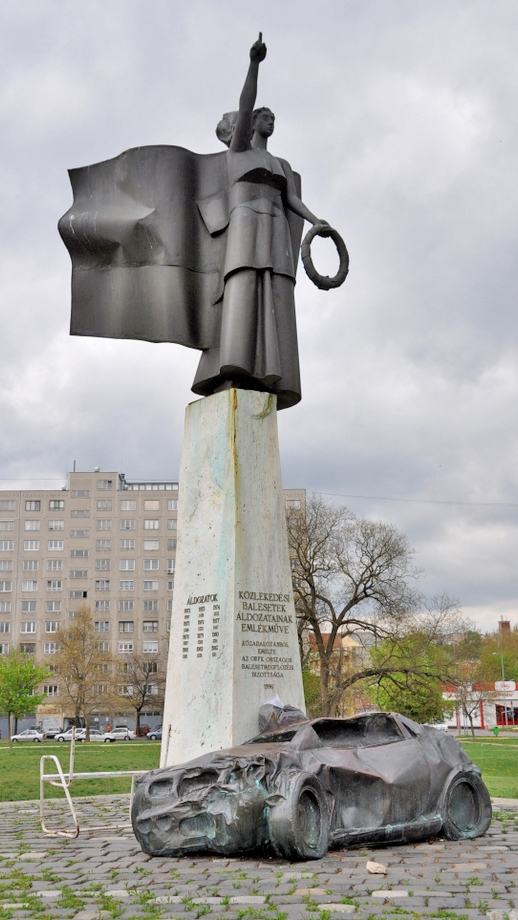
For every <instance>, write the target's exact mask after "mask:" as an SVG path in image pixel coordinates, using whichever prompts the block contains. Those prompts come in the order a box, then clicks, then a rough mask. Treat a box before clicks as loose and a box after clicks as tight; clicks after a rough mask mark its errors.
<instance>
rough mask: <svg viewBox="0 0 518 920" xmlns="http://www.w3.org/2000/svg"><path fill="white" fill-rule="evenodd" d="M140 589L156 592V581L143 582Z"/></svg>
mask: <svg viewBox="0 0 518 920" xmlns="http://www.w3.org/2000/svg"><path fill="white" fill-rule="evenodd" d="M142 587H143V589H144V591H158V581H144V582H143V584H142Z"/></svg>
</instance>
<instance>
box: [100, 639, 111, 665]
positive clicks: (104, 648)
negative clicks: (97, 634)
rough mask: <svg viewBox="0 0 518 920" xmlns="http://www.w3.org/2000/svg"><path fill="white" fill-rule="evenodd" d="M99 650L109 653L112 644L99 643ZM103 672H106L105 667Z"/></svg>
mask: <svg viewBox="0 0 518 920" xmlns="http://www.w3.org/2000/svg"><path fill="white" fill-rule="evenodd" d="M97 649H98V651H99V652H109V651H110V643H109V642H98V643H97ZM103 670H104V666H103Z"/></svg>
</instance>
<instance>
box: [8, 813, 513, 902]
mask: <svg viewBox="0 0 518 920" xmlns="http://www.w3.org/2000/svg"><path fill="white" fill-rule="evenodd" d="M76 801H77V802H78V810H79V811H80V815H81V834H80V836H79V837H78V838H77V839H76V840H69V841H67V840H64V839H63V838H51V837H44V836H43V834H42V832H41V829H40V825H39V815H38V806H37V803H35V802H20V803H3V804H1V803H0V920H8V918H11V917H12V918H25V917H30V918H36V920H52V918H62V917H63V918H67V917H70V918H72V917H73V918H75V920H110V918H117V917H121V918H122V920H131V918H135V920H137V918H138V920H172V918H179V920H180V918H182V920H189V918H192V920H196V918H198V917H203V916H206V917H208V918H211V917H215V918H225V920H241V918H242V920H284V918H285V920H311V918H313V920H335V918H340V917H344V916H347V915H350V916H352V917H354V918H358V920H366V918H372V920H374V918H379V917H386V918H392V917H394V918H397V917H398V916H401V917H402V918H409V920H411V918H414V917H434V918H443V920H460V918H469V920H471V918H473V920H475V918H477V920H478V918H481V917H486V918H489V920H505V918H509V920H518V808H516V807H514V808H507V809H505V808H502V807H500V808H499V809H498V810H497V813H496V817H495V820H494V822H493V824H492V826H491V828H490V829H489V832H488V834H487V835H486V836H485V837H482V838H479V839H478V840H474V841H463V842H459V843H452V842H451V841H444V840H442V839H436V840H433V841H431V842H430V843H423V844H418V845H405V846H398V847H393V846H390V847H385V848H372V849H356V850H341V851H338V852H331V853H329V854H328V855H327V856H326V857H325V858H324V859H320V860H317V861H310V862H306V863H292V864H290V863H287V862H285V861H283V860H281V859H273V858H272V859H270V858H268V857H267V856H263V857H262V858H261V857H260V856H257V855H256V856H251V857H248V858H240V859H228V858H224V857H223V858H221V857H214V858H207V857H200V858H196V859H193V858H191V857H189V858H187V857H184V858H181V859H153V858H150V857H148V856H145V855H144V853H142V852H141V850H140V848H139V846H138V845H137V843H136V841H135V838H134V837H133V834H132V833H131V829H130V828H129V827H125V828H113V827H110V826H109V825H110V824H120V823H123V822H125V821H127V818H128V815H127V808H128V797H127V796H117V797H115V796H99V797H96V798H90V799H80V800H76ZM64 815H65V811H64V809H63V804H62V803H61V802H59V803H58V802H54V803H51V804H50V814H49V824H51V823H52V825H53V826H57V822H61V824H62V826H63V821H64ZM95 825H97V826H98V829H94V826H95ZM369 860H374V861H376V862H379V863H382V864H383V865H385V866H386V867H387V874H386V876H382V875H372V874H369V872H368V871H367V868H366V864H367V862H368V861H369Z"/></svg>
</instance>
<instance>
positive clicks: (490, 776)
mask: <svg viewBox="0 0 518 920" xmlns="http://www.w3.org/2000/svg"><path fill="white" fill-rule="evenodd" d="M462 745H463V747H464V749H465V751H466V753H467V754H468V756H469V757H471V759H472V760H473V762H474V763H476V764H477V766H478V767H480V769H481V770H482V777H483V779H484V782H485V784H486V786H487V788H488V789H489V792H490V794H491V795H494V796H500V797H502V798H511V799H515V798H516V799H518V739H515V738H505V739H503V738H502V739H498V740H497V739H495V738H489V737H488V738H484V739H477V740H476V741H471V740H469V739H468V738H463V739H462ZM42 754H55V755H57V757H58V759H59V761H60V763H61V766H62V769H63V771H64V772H67V771H68V766H69V757H70V745H69V744H57V743H52V742H49V741H47V742H45V743H44V744H18V745H16V746H14V747H13V749H12V750H9V747H8V745H7V744H0V801H2V802H13V801H17V800H20V799H37V798H39V770H40V757H41V755H42ZM159 761H160V742H154V741H137V742H134V743H132V742H130V743H127V742H125V741H117V742H116V743H115V744H97V743H95V742H92V743H90V744H78V745H77V747H76V756H75V765H74V769H75V770H76V771H77V772H78V773H86V772H95V771H99V770H153V769H154V768H155V767H158V765H159ZM46 772H47V773H54V772H55V768H54V766H53V764H52V762H50V761H48V762H47V764H46ZM130 783H131V780H130V778H129V777H123V778H120V779H95V780H83V782H81V781H80V780H78V781H77V782H74V783H73V784H72V790H73V794H74V796H77V795H100V794H102V793H104V794H110V793H117V792H129V790H130ZM53 796H55V797H60V798H61V797H62V796H63V793H62V791H60V790H58V789H54V788H53V787H52V786H50V785H49V784H48V783H47V784H46V788H45V798H52V797H53Z"/></svg>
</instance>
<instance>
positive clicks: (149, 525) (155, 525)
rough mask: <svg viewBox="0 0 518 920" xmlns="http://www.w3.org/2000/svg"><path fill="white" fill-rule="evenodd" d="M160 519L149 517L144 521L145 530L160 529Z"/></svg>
mask: <svg viewBox="0 0 518 920" xmlns="http://www.w3.org/2000/svg"><path fill="white" fill-rule="evenodd" d="M159 527H160V521H157V520H156V519H155V520H150V519H147V520H145V521H144V530H158V529H159Z"/></svg>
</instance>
